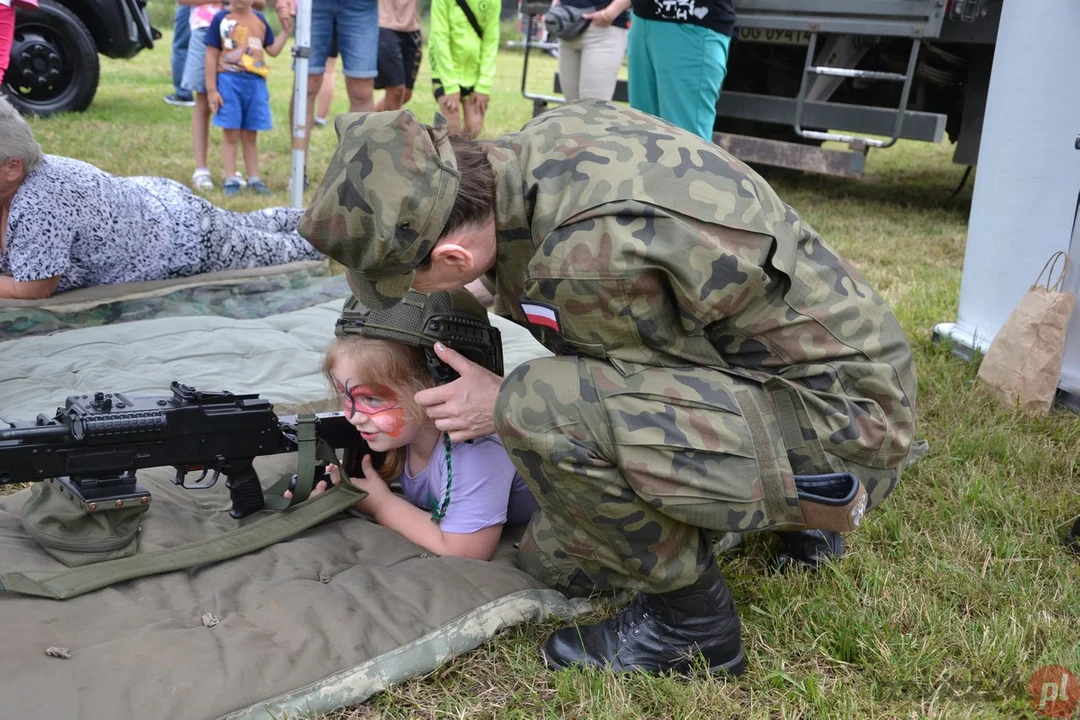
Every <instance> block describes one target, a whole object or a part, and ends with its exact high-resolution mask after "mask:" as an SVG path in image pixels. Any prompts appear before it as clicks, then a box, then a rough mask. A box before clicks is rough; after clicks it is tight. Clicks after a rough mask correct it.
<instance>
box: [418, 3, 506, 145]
mask: <svg viewBox="0 0 1080 720" xmlns="http://www.w3.org/2000/svg"><path fill="white" fill-rule="evenodd" d="M501 7H502V5H501V4H500V3H498V2H495V0H432V3H431V37H430V38H429V39H428V49H429V52H428V55H429V57H430V58H431V84H432V86H434V89H435V99H436V100H437V101H438V103H439V109H440V110H441V111H442V114H443V115H445V116H446V120H447V122H448V124H449V129H450V132H451V133H452V134H455V135H462V136H464V137H467V138H469V139H474V138H476V137H477V136H478V135H479V134H480V131H481V130H482V129H483V127H484V115H485V114H486V113H487V107H488V97H489V96H490V95H491V86H492V85H493V84H494V83H495V56H496V55H497V54H498V51H499V11H500V9H501ZM462 111H464V115H465V124H464V130H463V129H462V123H461V114H462Z"/></svg>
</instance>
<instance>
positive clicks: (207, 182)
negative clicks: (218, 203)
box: [191, 170, 214, 190]
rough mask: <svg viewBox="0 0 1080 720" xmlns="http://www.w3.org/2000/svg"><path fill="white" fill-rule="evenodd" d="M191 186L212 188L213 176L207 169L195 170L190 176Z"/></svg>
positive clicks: (202, 188) (200, 188)
mask: <svg viewBox="0 0 1080 720" xmlns="http://www.w3.org/2000/svg"><path fill="white" fill-rule="evenodd" d="M191 187H192V188H194V189H195V190H213V189H214V178H213V176H212V175H210V171H209V170H196V171H195V174H194V175H192V176H191Z"/></svg>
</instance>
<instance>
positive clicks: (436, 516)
mask: <svg viewBox="0 0 1080 720" xmlns="http://www.w3.org/2000/svg"><path fill="white" fill-rule="evenodd" d="M443 449H444V450H445V452H446V495H444V496H443V501H442V504H441V505H439V507H437V508H435V509H434V510H432V511H431V522H436V523H437V522H439V521H440V520H442V519H443V518H444V517H446V506H447V505H449V504H450V484H451V483H452V482H453V481H454V474H453V472H451V469H450V434H449V433H443Z"/></svg>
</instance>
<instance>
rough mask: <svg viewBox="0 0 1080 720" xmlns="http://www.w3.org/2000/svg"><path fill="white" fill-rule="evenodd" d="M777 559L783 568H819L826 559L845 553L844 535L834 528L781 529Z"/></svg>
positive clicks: (778, 535)
mask: <svg viewBox="0 0 1080 720" xmlns="http://www.w3.org/2000/svg"><path fill="white" fill-rule="evenodd" d="M776 537H778V538H780V546H781V547H780V551H779V552H777V554H776V561H777V563H779V565H780V569H781V570H794V569H795V568H799V567H803V568H806V569H808V570H817V569H818V568H819V567H821V564H822V563H823V562H825V561H826V560H829V559H832V558H838V557H840V556H841V555H843V554H844V536H843V535H841V534H840V533H838V532H834V531H832V530H780V531H777V533H776Z"/></svg>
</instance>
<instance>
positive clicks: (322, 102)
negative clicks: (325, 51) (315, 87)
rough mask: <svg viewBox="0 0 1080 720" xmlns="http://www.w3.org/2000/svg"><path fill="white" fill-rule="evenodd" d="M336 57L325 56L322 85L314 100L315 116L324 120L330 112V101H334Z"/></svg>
mask: <svg viewBox="0 0 1080 720" xmlns="http://www.w3.org/2000/svg"><path fill="white" fill-rule="evenodd" d="M336 65H337V58H332V57H328V58H326V69H325V70H324V71H323V81H322V85H321V86H320V87H319V94H318V95H317V96H316V100H315V117H317V118H319V119H320V120H325V119H326V116H327V115H329V114H330V103H332V102H333V101H334V67H335V66H336Z"/></svg>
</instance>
